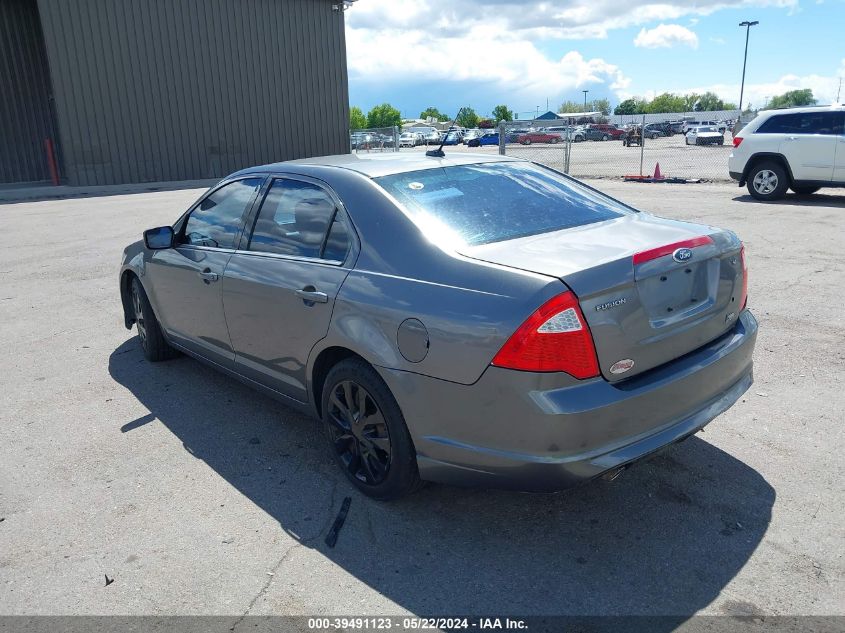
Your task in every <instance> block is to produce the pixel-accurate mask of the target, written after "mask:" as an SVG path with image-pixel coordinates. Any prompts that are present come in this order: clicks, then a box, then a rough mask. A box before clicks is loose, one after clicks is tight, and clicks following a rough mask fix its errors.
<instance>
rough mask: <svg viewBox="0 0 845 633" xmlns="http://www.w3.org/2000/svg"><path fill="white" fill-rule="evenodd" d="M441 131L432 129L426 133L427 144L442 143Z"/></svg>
mask: <svg viewBox="0 0 845 633" xmlns="http://www.w3.org/2000/svg"><path fill="white" fill-rule="evenodd" d="M440 139H441V136H440V132H438V131H437V130H432V131H431V132H429V133H428V134H426V135H425V144H426V145H440Z"/></svg>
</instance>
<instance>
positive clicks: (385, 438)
mask: <svg viewBox="0 0 845 633" xmlns="http://www.w3.org/2000/svg"><path fill="white" fill-rule="evenodd" d="M328 405H329V406H328V411H327V413H328V421H329V423H330V424H329V430H330V433H331V436H332V437H331V439H332V440H333V443H334V450H335V452H336V454H337V456H338V458H339V459H340V461H341V462H342V464H343V465H345V467H346V470H347V472H348V474H349V476H350V477H352V478H353V479H357V480H358V481H360V482H362V483H365V484H367V485H369V486H377V485H379V484H381V483H383V482H384V481H385V479H386V478H387V475H388V472H389V470H390V463H391V456H392V449H391V443H390V432H389V430H388V427H387V422H386V420H385V418H384V415H383V414H382V412H381V409H380V408H379V406H378V404H377V403H376V401H375V400H374V399H373V397H372V396H371V395H370V393H369V392H368V391H367V390H366V389H364V387H362V386H361V385H359V384H358V383H357V382H354V381H352V380H344V381H343V382H340V383H338V384H337V385H335V387H334V389H333V390H332V393H331V395H330V396H329V402H328Z"/></svg>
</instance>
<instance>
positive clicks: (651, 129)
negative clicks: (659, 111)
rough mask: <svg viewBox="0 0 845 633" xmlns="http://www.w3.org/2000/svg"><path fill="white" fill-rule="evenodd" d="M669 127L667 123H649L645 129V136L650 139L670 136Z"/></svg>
mask: <svg viewBox="0 0 845 633" xmlns="http://www.w3.org/2000/svg"><path fill="white" fill-rule="evenodd" d="M668 129H669V126H668V124H666V123H647V124H646V125H645V127H643V132H642V133H643V136H644V137H646V138H650V139H656V138H660V137H662V136H669V132H668Z"/></svg>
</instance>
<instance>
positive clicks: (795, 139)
mask: <svg viewBox="0 0 845 633" xmlns="http://www.w3.org/2000/svg"><path fill="white" fill-rule="evenodd" d="M786 140H787V141H797V140H798V137H797V136H787V137H786Z"/></svg>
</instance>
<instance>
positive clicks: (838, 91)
mask: <svg viewBox="0 0 845 633" xmlns="http://www.w3.org/2000/svg"><path fill="white" fill-rule="evenodd" d="M840 92H842V77H840V78H839V87H838V88H837V89H836V103H839V93H840Z"/></svg>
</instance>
